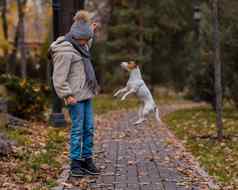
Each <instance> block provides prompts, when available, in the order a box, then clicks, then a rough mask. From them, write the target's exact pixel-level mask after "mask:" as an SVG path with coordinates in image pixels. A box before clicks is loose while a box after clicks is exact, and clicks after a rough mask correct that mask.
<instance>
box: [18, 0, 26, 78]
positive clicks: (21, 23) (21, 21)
mask: <svg viewBox="0 0 238 190" xmlns="http://www.w3.org/2000/svg"><path fill="white" fill-rule="evenodd" d="M26 4H27V0H17V7H18V27H19V28H18V29H19V48H20V54H21V76H22V78H26V75H27V73H26V69H27V68H26V63H27V60H26V53H27V52H26V47H25V7H26Z"/></svg>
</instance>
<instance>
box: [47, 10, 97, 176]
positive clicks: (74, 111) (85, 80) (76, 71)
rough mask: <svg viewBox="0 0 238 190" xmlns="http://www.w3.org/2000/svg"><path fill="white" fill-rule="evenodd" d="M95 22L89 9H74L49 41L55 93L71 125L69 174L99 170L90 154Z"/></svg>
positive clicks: (94, 87) (82, 174) (92, 121)
mask: <svg viewBox="0 0 238 190" xmlns="http://www.w3.org/2000/svg"><path fill="white" fill-rule="evenodd" d="M95 29H96V24H95V23H93V24H92V25H90V17H89V13H88V12H86V11H78V12H77V13H76V15H75V17H74V23H73V25H72V26H71V29H70V31H69V32H68V33H67V34H66V35H65V36H63V37H59V38H58V39H57V40H56V41H55V42H53V43H52V45H51V47H50V50H51V52H52V58H53V65H54V70H53V84H54V88H55V91H56V93H57V95H58V96H59V97H60V98H62V99H64V101H65V104H66V105H67V106H68V109H69V113H70V117H71V121H72V128H71V136H70V160H71V165H70V166H71V167H70V169H71V175H72V176H75V177H81V176H84V175H85V174H91V175H96V174H99V171H98V169H97V168H96V166H95V164H94V162H93V159H92V156H93V136H94V115H93V108H92V98H93V97H94V96H95V95H96V94H97V89H98V83H97V80H96V76H95V72H94V68H93V65H92V63H91V55H90V46H91V44H92V38H93V34H94V31H95Z"/></svg>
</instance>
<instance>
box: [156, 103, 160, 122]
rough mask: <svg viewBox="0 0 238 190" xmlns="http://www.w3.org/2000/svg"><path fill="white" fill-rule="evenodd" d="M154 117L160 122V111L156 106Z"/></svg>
mask: <svg viewBox="0 0 238 190" xmlns="http://www.w3.org/2000/svg"><path fill="white" fill-rule="evenodd" d="M155 118H156V120H157V122H158V123H161V119H160V113H159V108H158V107H156V109H155Z"/></svg>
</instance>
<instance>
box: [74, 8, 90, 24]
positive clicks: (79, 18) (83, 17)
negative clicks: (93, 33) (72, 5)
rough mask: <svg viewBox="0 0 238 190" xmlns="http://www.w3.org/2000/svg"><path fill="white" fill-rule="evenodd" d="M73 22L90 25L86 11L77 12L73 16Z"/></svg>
mask: <svg viewBox="0 0 238 190" xmlns="http://www.w3.org/2000/svg"><path fill="white" fill-rule="evenodd" d="M74 21H75V22H80V21H83V22H85V23H90V14H89V12H88V11H82V10H81V11H77V13H76V14H75V16H74Z"/></svg>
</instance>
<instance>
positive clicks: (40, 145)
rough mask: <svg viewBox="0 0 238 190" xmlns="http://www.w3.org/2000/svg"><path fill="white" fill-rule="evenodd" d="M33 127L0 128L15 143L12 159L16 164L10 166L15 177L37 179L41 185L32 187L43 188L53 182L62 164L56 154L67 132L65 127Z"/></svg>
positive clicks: (61, 149) (54, 182) (35, 180)
mask: <svg viewBox="0 0 238 190" xmlns="http://www.w3.org/2000/svg"><path fill="white" fill-rule="evenodd" d="M37 127H38V126H34V128H33V129H32V128H19V129H10V128H1V130H0V131H1V132H4V134H6V136H7V137H8V138H9V139H11V140H14V141H15V142H16V143H17V147H18V148H17V151H16V152H15V153H14V159H15V160H16V162H17V163H18V166H17V168H12V170H13V173H14V174H15V175H16V177H17V179H18V180H19V181H21V182H22V183H24V184H32V185H33V184H35V183H36V184H38V183H39V182H40V185H41V186H40V187H36V189H37V188H38V189H41V190H43V189H49V188H51V187H54V186H55V185H56V178H57V176H58V174H59V172H60V169H61V167H62V161H60V159H59V157H60V156H61V154H62V153H63V151H65V147H66V145H65V144H66V143H67V134H68V132H67V129H54V128H47V127H46V128H44V127H41V128H37ZM36 130H37V132H36ZM32 131H35V133H33V132H32ZM36 135H37V136H36ZM39 141H40V142H39ZM12 159H13V158H12ZM6 164H7V163H6ZM33 186H34V185H33Z"/></svg>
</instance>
